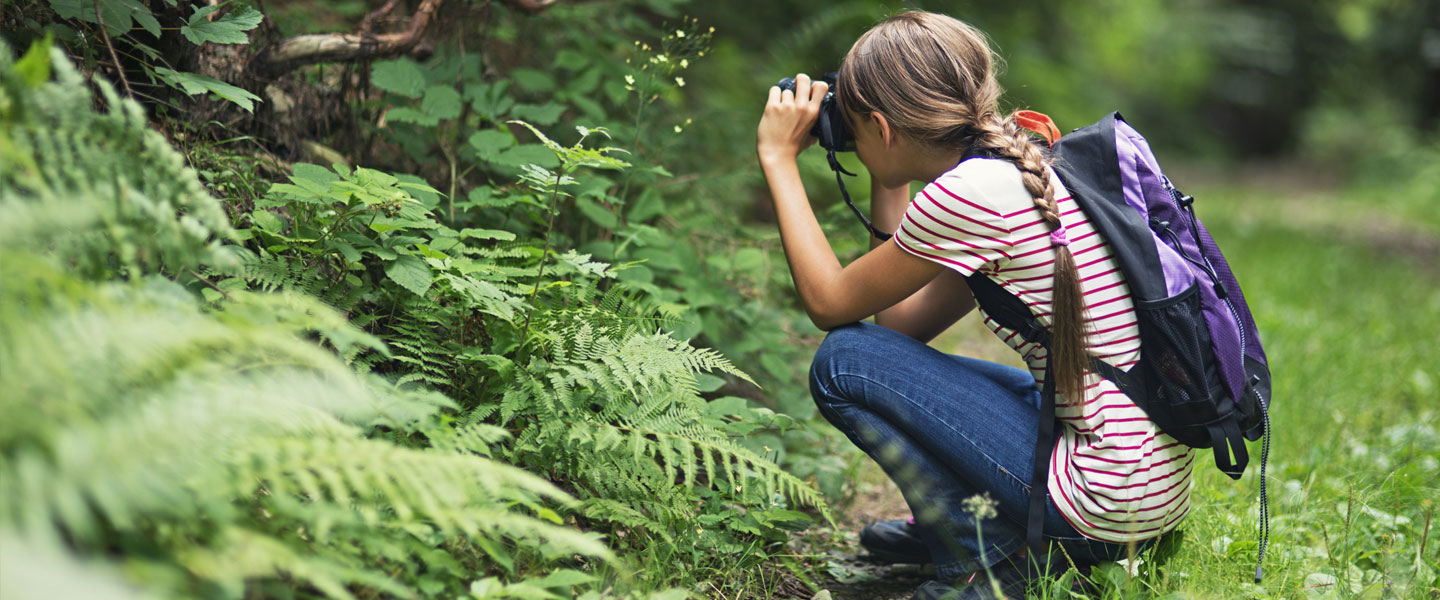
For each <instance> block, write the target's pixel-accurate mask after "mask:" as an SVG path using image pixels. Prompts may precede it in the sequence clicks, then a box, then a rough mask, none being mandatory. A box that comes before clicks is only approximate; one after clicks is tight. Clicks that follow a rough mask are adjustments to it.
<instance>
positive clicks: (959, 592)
mask: <svg viewBox="0 0 1440 600" xmlns="http://www.w3.org/2000/svg"><path fill="white" fill-rule="evenodd" d="M990 573H992V574H994V577H995V581H996V582H998V583H999V584H1000V593H1001V594H1002V595H1000V596H996V595H995V588H994V586H991V585H990V575H987V574H986V572H985V571H977V572H975V573H974V574H972V575H971V576H970V578H969V579H968V580H967V581H959V582H954V583H945V582H942V581H927V582H925V583H924V584H922V585H921V586H920V587H918V588H916V589H915V594H914V595H913V596H911V597H910V598H911V600H1000V599H1001V598H1005V599H1007V600H1024V598H1025V588H1026V587H1027V586H1028V585H1029V580H1027V579H1026V578H1025V574H1024V573H1022V572H1020V570H1019V569H1016V568H1015V567H1013V566H1010V565H1009V564H1008V563H1000V564H998V565H995V566H993V567H990Z"/></svg>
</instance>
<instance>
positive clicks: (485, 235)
mask: <svg viewBox="0 0 1440 600" xmlns="http://www.w3.org/2000/svg"><path fill="white" fill-rule="evenodd" d="M460 237H465V238H471V239H476V240H501V241H507V242H508V241H510V240H513V239H515V234H514V233H511V232H509V231H505V230H503V229H471V228H469V227H467V228H465V229H462V230H460Z"/></svg>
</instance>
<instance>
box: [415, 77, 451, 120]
mask: <svg viewBox="0 0 1440 600" xmlns="http://www.w3.org/2000/svg"><path fill="white" fill-rule="evenodd" d="M420 110H423V111H425V114H428V115H430V116H432V117H435V118H437V119H454V118H455V117H458V116H460V92H457V91H455V88H452V87H450V86H448V85H432V86H430V87H429V88H428V89H426V90H425V99H424V100H421V101H420Z"/></svg>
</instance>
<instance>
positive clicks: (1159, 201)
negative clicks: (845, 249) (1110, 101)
mask: <svg viewBox="0 0 1440 600" xmlns="http://www.w3.org/2000/svg"><path fill="white" fill-rule="evenodd" d="M1018 116H1019V119H1018V120H1019V122H1020V125H1021V126H1023V127H1025V128H1027V129H1030V130H1033V131H1036V132H1037V133H1040V134H1041V135H1042V136H1044V137H1045V138H1046V140H1047V141H1049V142H1050V143H1051V146H1052V153H1053V156H1054V157H1055V161H1054V166H1053V168H1054V169H1055V171H1056V173H1057V174H1058V175H1059V177H1060V180H1061V181H1062V182H1063V183H1064V184H1065V187H1066V188H1067V189H1068V190H1069V191H1070V194H1071V197H1072V198H1073V199H1074V200H1075V201H1076V203H1077V204H1078V205H1079V206H1080V209H1081V210H1082V211H1083V212H1084V213H1085V215H1086V216H1087V217H1088V218H1089V220H1090V224H1091V225H1092V226H1094V227H1095V228H1096V229H1097V230H1099V231H1100V234H1101V235H1102V236H1104V238H1105V239H1106V241H1107V242H1109V244H1110V248H1111V250H1112V252H1113V253H1114V258H1115V261H1116V264H1117V265H1118V266H1119V268H1120V270H1121V272H1122V273H1124V276H1125V280H1126V282H1127V283H1128V284H1129V286H1130V294H1131V297H1132V298H1133V300H1134V304H1135V314H1136V318H1137V319H1138V321H1139V322H1138V327H1139V331H1140V340H1141V341H1140V349H1141V350H1140V362H1139V363H1138V364H1136V365H1135V366H1134V367H1132V368H1131V369H1130V370H1129V371H1128V372H1126V371H1120V370H1119V369H1116V368H1115V367H1112V366H1110V365H1109V364H1106V363H1104V362H1101V361H1100V360H1098V359H1095V358H1093V357H1092V358H1091V359H1090V369H1091V370H1092V371H1094V372H1096V373H1098V374H1099V375H1100V376H1102V377H1104V378H1105V379H1108V380H1110V381H1112V382H1114V383H1115V384H1116V386H1117V387H1119V388H1120V389H1121V391H1123V392H1124V393H1125V394H1126V395H1127V396H1129V397H1130V399H1131V400H1133V401H1134V402H1135V403H1136V404H1137V405H1138V406H1139V407H1140V408H1141V409H1142V410H1144V411H1145V413H1146V415H1148V416H1149V417H1150V419H1151V420H1153V421H1154V422H1155V424H1156V425H1158V426H1159V427H1160V429H1161V430H1162V431H1164V432H1165V433H1166V434H1169V435H1170V436H1172V437H1174V438H1175V439H1176V440H1177V441H1179V442H1180V443H1183V444H1185V445H1187V446H1190V447H1193V448H1209V449H1212V450H1213V452H1214V455H1215V466H1216V467H1218V468H1219V469H1220V470H1221V471H1222V472H1224V473H1225V474H1226V475H1229V476H1230V477H1231V478H1232V479H1239V478H1240V476H1241V474H1242V473H1244V471H1245V468H1246V466H1247V465H1248V464H1249V454H1248V452H1247V451H1246V448H1245V441H1246V440H1249V441H1255V440H1256V439H1259V438H1261V437H1262V436H1263V437H1264V442H1263V444H1262V450H1261V456H1260V506H1261V508H1260V517H1261V520H1262V524H1261V527H1260V532H1261V533H1260V534H1261V537H1262V539H1261V541H1260V544H1259V554H1258V561H1257V566H1256V569H1255V581H1256V582H1257V583H1258V582H1259V581H1260V579H1261V576H1262V570H1261V568H1262V566H1263V563H1264V560H1265V547H1266V545H1267V544H1268V541H1269V504H1268V497H1267V495H1266V490H1265V463H1266V461H1267V460H1268V457H1269V451H1270V436H1269V434H1270V422H1269V415H1268V410H1269V402H1270V400H1269V396H1270V369H1269V363H1268V362H1267V361H1266V358H1265V350H1264V349H1263V348H1262V347H1261V345H1260V335H1259V332H1258V331H1257V329H1256V327H1255V320H1254V319H1253V318H1252V317H1251V315H1250V309H1249V307H1247V306H1246V304H1245V297H1244V295H1243V294H1242V293H1241V292H1240V284H1239V282H1237V281H1236V279H1235V276H1234V274H1233V273H1232V272H1231V271H1230V266H1229V264H1228V263H1226V261H1225V257H1224V256H1223V255H1221V253H1220V248H1219V247H1218V246H1217V245H1216V244H1215V240H1214V239H1213V238H1211V237H1210V233H1209V232H1208V231H1207V230H1206V229H1205V226H1204V225H1203V224H1201V222H1200V220H1199V219H1197V218H1196V217H1195V211H1194V206H1193V205H1194V198H1193V197H1191V196H1189V195H1186V194H1184V193H1181V192H1180V190H1178V189H1176V188H1175V186H1174V185H1173V184H1172V183H1171V182H1170V179H1169V178H1168V177H1166V176H1165V174H1164V172H1162V171H1161V169H1160V166H1159V164H1158V163H1157V162H1156V160H1155V157H1154V155H1153V154H1152V153H1151V151H1150V147H1149V145H1148V144H1147V143H1146V142H1145V138H1144V137H1142V136H1141V135H1140V134H1139V133H1138V132H1136V131H1135V129H1134V128H1132V127H1131V126H1130V125H1129V124H1128V123H1126V122H1125V120H1124V119H1123V118H1122V117H1121V116H1120V114H1119V113H1113V114H1111V115H1109V116H1106V117H1105V118H1103V119H1101V120H1100V121H1099V122H1097V123H1095V124H1093V125H1090V126H1087V127H1083V128H1080V129H1076V130H1074V131H1073V132H1071V133H1070V134H1069V135H1066V136H1064V138H1063V139H1060V137H1061V136H1060V135H1059V131H1058V130H1057V129H1056V128H1055V126H1054V124H1053V123H1051V121H1050V119H1049V117H1045V116H1044V115H1041V114H1039V113H1035V112H1032V111H1022V112H1021V113H1020V114H1019V115H1018ZM967 281H968V283H969V285H970V290H971V291H972V292H973V293H974V296H975V300H976V302H977V303H978V304H979V305H980V307H981V308H983V309H984V310H985V313H986V314H987V315H989V316H990V317H991V318H992V319H994V320H995V321H997V322H998V323H999V324H1001V325H1003V326H1004V327H1006V328H1008V329H1011V330H1013V331H1017V332H1019V334H1020V335H1021V336H1022V337H1024V338H1025V339H1026V340H1027V341H1030V342H1033V343H1038V344H1041V345H1043V346H1045V347H1047V348H1048V347H1049V345H1050V335H1049V332H1048V331H1046V329H1045V328H1044V327H1043V326H1042V325H1040V323H1039V322H1038V321H1037V320H1036V319H1035V318H1034V316H1033V315H1032V314H1031V313H1030V309H1029V307H1027V306H1026V305H1025V304H1024V302H1022V301H1020V300H1019V299H1017V298H1016V297H1015V296H1013V295H1011V294H1010V293H1008V292H1006V291H1005V290H1004V289H1003V288H1001V287H1000V286H999V285H998V284H996V283H995V282H993V281H991V280H990V279H989V278H988V277H986V276H985V275H983V274H980V273H976V274H974V275H971V276H970V277H968V278H967ZM1054 381H1055V378H1054V377H1052V376H1051V374H1050V373H1048V372H1047V373H1046V376H1045V385H1044V386H1043V387H1044V389H1043V390H1042V402H1041V412H1040V427H1039V432H1038V434H1039V435H1038V436H1037V439H1036V450H1035V470H1034V471H1033V472H1032V474H1031V475H1032V477H1031V484H1032V485H1031V494H1032V496H1031V502H1030V514H1029V520H1028V525H1027V527H1028V531H1027V542H1028V543H1029V545H1030V548H1031V550H1032V552H1035V556H1043V554H1040V553H1039V550H1040V549H1041V548H1042V541H1043V540H1042V536H1041V529H1042V527H1041V525H1042V523H1043V522H1044V514H1045V499H1046V498H1047V497H1048V494H1047V493H1046V490H1047V488H1046V485H1045V481H1046V479H1045V478H1046V475H1047V474H1048V472H1049V463H1050V453H1051V450H1052V448H1053V446H1054V442H1055V389H1054ZM1037 492H1038V493H1037Z"/></svg>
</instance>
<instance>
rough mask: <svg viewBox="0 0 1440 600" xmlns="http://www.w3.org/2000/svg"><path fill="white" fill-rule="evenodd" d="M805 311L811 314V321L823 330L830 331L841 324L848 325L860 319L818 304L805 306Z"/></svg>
mask: <svg viewBox="0 0 1440 600" xmlns="http://www.w3.org/2000/svg"><path fill="white" fill-rule="evenodd" d="M805 313H806V314H808V315H809V316H810V322H811V323H814V324H815V326H816V327H818V328H820V330H821V331H830V330H832V329H835V328H836V327H839V326H841V325H848V324H850V323H854V322H855V321H858V320H859V319H858V318H856V317H854V316H849V315H844V314H841V313H840V312H839V311H834V310H828V309H825V308H823V307H816V306H807V307H805Z"/></svg>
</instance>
